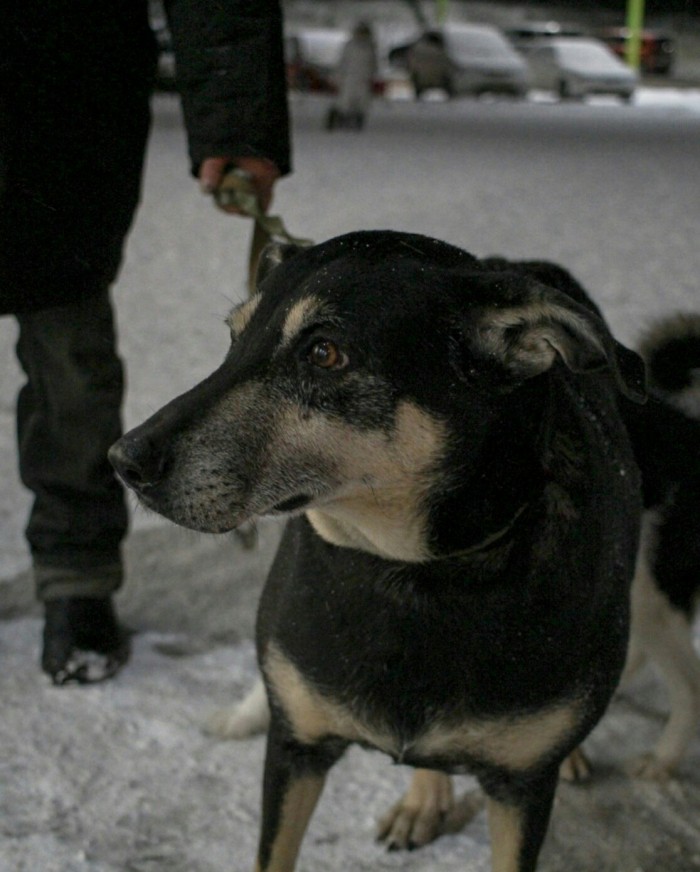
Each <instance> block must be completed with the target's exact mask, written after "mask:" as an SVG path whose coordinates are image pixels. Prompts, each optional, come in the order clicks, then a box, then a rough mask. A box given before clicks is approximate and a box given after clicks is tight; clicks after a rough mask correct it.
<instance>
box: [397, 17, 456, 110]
mask: <svg viewBox="0 0 700 872" xmlns="http://www.w3.org/2000/svg"><path fill="white" fill-rule="evenodd" d="M406 62H407V67H408V72H409V73H410V75H411V81H412V83H413V88H414V91H415V93H416V97H420V96H421V94H422V93H423V91H427V90H429V89H431V88H441V89H442V90H444V91H445V92H446V93H447V94H448V96H449V95H450V92H451V85H450V59H449V57H448V55H447V50H446V49H445V40H444V37H443V35H442V34H441V33H439V32H438V31H434V30H430V31H428V32H427V33H424V34H423V36H422V37H421V38H420V39H419V40H418V41H417V42H416V43H415V44H414V45H413V46H411V48H410V49H409V52H408V55H407V58H406Z"/></svg>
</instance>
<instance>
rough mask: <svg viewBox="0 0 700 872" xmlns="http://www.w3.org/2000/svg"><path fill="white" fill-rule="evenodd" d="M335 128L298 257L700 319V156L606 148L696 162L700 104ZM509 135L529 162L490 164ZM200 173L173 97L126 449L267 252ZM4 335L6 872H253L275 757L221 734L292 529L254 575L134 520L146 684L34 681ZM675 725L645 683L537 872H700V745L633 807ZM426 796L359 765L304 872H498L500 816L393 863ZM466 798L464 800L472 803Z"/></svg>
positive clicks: (297, 212) (133, 677) (196, 361)
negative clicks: (648, 760)
mask: <svg viewBox="0 0 700 872" xmlns="http://www.w3.org/2000/svg"><path fill="white" fill-rule="evenodd" d="M324 109H325V104H324V102H323V101H313V100H311V101H297V102H296V103H295V106H294V114H295V119H296V125H295V128H296V133H295V146H296V165H297V170H296V173H295V175H294V176H292V177H291V178H290V179H289V180H287V181H284V182H283V183H281V184H280V186H279V193H278V197H277V202H276V205H275V209H276V210H279V212H280V213H281V214H283V215H284V217H285V222H286V223H287V225H288V227H289V229H290V230H291V232H293V233H294V232H297V233H300V234H302V235H306V234H308V235H311V236H313V237H314V238H316V239H319V240H320V239H323V238H326V237H328V236H331V235H335V234H336V233H340V232H343V231H345V230H351V229H356V228H359V227H363V226H364V227H383V226H386V227H394V228H396V229H406V230H415V231H417V232H425V233H428V234H430V235H435V236H438V237H441V238H445V239H447V240H448V241H451V242H454V243H456V244H461V245H464V246H466V247H468V248H470V250H473V251H474V252H475V253H477V254H483V255H485V254H489V253H492V252H502V253H505V254H510V255H512V256H528V257H538V256H546V257H553V258H556V259H560V260H561V261H562V262H564V263H566V264H567V265H569V266H570V267H572V268H573V269H574V272H575V273H576V274H577V275H578V276H579V277H581V278H582V279H583V280H584V282H585V283H586V284H590V285H592V286H595V287H596V288H597V292H598V299H599V300H600V301H601V303H602V304H603V308H604V309H605V311H606V314H607V315H608V317H609V318H610V320H611V322H612V323H613V326H614V328H615V331H616V332H617V333H618V335H620V336H621V337H622V338H624V339H625V341H632V339H633V338H634V336H635V335H636V333H637V332H638V330H639V329H641V327H643V326H644V322H645V321H646V320H647V319H649V318H651V317H653V316H655V315H657V314H659V313H660V312H664V311H667V310H668V308H675V307H683V306H685V307H694V308H697V306H698V287H697V276H698V274H700V269H699V268H700V262H699V253H698V248H697V227H698V217H700V216H699V212H700V206H699V205H698V198H697V191H696V190H695V187H696V185H695V181H696V179H697V170H698V169H699V167H698V164H697V159H695V164H694V167H695V174H694V175H693V173H692V169H693V160H694V159H693V157H692V154H691V149H690V147H688V149H687V152H686V150H685V149H684V148H683V147H681V146H678V144H677V143H678V136H679V134H678V133H676V151H674V152H673V154H674V155H675V156H676V158H677V162H676V163H677V164H678V165H676V163H674V162H672V161H671V160H670V159H669V158H667V157H666V156H665V153H664V150H663V149H664V146H663V144H662V145H659V147H658V148H659V150H656V151H655V150H654V149H653V148H651V147H649V149H648V150H646V151H645V150H644V148H642V147H641V146H639V144H638V147H637V150H636V151H635V152H634V153H633V155H632V157H630V158H629V160H627V159H626V158H625V157H624V156H620V155H617V154H616V153H615V145H614V134H613V137H612V139H609V140H606V143H607V144H606V145H604V146H601V147H600V148H598V147H597V146H596V145H595V142H594V137H593V134H592V133H591V131H595V130H597V129H598V128H599V127H600V126H601V125H606V124H607V123H608V122H609V121H612V123H613V127H614V126H615V125H619V130H627V129H628V126H629V125H631V126H632V127H634V125H637V126H639V125H642V126H644V125H646V126H647V127H648V129H649V131H650V135H652V134H653V132H654V131H658V130H672V129H674V128H675V129H676V131H677V129H678V125H683V124H685V125H686V127H685V128H683V129H684V130H686V131H687V136H688V139H689V140H690V139H691V138H692V137H694V141H695V142H697V133H698V132H699V130H700V122H698V123H697V124H696V123H695V119H700V90H693V91H680V90H671V89H668V90H661V89H641V90H640V92H639V94H638V96H637V99H636V101H635V105H633V106H628V107H621V106H619V105H618V104H616V103H615V101H606V100H601V101H594V102H593V103H592V104H591V105H590V106H575V107H572V106H558V105H556V106H555V105H548V104H539V103H537V102H533V103H528V104H524V105H518V106H515V105H510V104H501V103H493V104H490V103H486V102H478V103H477V102H474V101H465V102H464V103H461V104H458V105H455V106H450V105H446V104H437V103H436V104H433V103H426V104H421V105H416V104H408V103H401V104H396V105H394V104H392V105H384V104H380V105H377V106H376V107H375V109H374V111H373V114H372V116H371V118H370V121H369V126H368V130H367V131H366V133H364V134H360V135H358V134H351V133H345V132H342V133H338V134H337V135H336V134H333V136H329V135H328V134H326V133H325V132H323V131H322V124H321V122H322V117H323V112H324ZM581 118H584V119H587V120H588V121H589V122H590V126H589V127H585V126H581V125H580V123H579V121H577V119H581ZM553 119H554V123H555V124H559V120H557V119H565V120H566V119H573V120H571V124H572V128H571V130H572V131H573V132H572V133H571V134H570V136H569V135H568V134H566V131H565V130H563V128H559V127H557V128H556V130H555V131H554V133H555V135H556V136H559V137H560V139H561V141H562V142H564V141H566V142H567V143H569V146H570V149H571V152H570V153H566V154H564V153H562V154H561V156H557V157H556V160H553V158H552V155H553V154H554V152H553V151H552V148H553V147H551V146H550V145H548V144H547V141H545V140H543V139H541V138H539V136H538V134H537V129H538V125H540V124H542V123H544V124H548V123H550V122H552V120H553ZM498 124H502V125H503V129H504V131H505V133H504V137H505V136H506V135H507V136H508V137H511V139H504V141H503V142H502V143H500V144H497V145H494V143H495V142H497V140H495V139H494V137H493V129H494V125H498ZM577 125H578V126H577ZM615 129H618V128H615ZM519 136H521V137H522V138H521V139H518V137H519ZM567 136H569V138H568V139H567ZM658 142H662V139H661V137H659V139H658ZM669 147H670V146H669ZM693 148H696V146H693ZM695 153H696V154H697V152H695ZM183 155H184V145H183V137H182V131H181V128H180V125H179V114H178V111H177V107H176V104H175V102H174V101H173V99H172V98H170V97H161V98H159V99H158V100H157V102H156V124H155V128H154V134H153V139H152V145H151V151H150V159H149V165H148V174H147V180H146V189H145V196H144V203H143V207H142V210H141V212H140V214H139V218H138V222H137V226H136V229H135V231H134V233H133V234H132V237H131V239H130V243H129V250H128V257H127V261H126V264H125V266H124V269H123V272H122V276H121V278H120V281H119V287H118V290H117V296H118V298H119V306H118V308H119V314H120V333H121V344H122V349H123V352H124V356H125V358H126V360H127V361H128V364H129V373H130V382H129V384H130V387H129V399H128V402H127V406H126V410H125V419H126V423H127V424H128V425H133V424H136V423H138V422H139V421H140V420H142V419H143V418H144V417H145V416H146V415H147V414H148V413H150V412H151V411H153V410H155V409H156V408H158V407H159V406H160V405H161V404H162V403H163V402H165V401H166V400H168V399H170V398H171V397H172V396H173V395H174V394H175V393H177V392H179V391H181V390H184V389H186V388H187V387H189V386H191V384H192V383H193V382H194V381H195V380H197V379H199V378H201V377H203V376H204V375H206V374H207V372H208V371H210V370H211V369H212V368H213V366H214V365H215V364H216V363H218V361H219V360H220V359H221V358H222V357H223V354H224V351H225V348H226V331H225V329H224V328H223V326H222V324H221V321H222V319H223V316H224V315H225V313H226V311H227V309H228V307H229V305H230V303H231V302H232V301H235V300H237V299H240V298H242V296H243V294H244V290H243V279H242V272H243V270H242V269H241V268H240V266H239V265H240V264H242V263H243V262H244V260H245V256H246V248H247V228H246V229H245V230H242V229H241V228H242V227H244V225H242V224H241V223H240V222H237V221H236V220H232V221H228V220H227V219H223V218H222V217H221V216H219V215H217V214H216V213H215V212H214V210H212V209H211V207H210V206H209V204H208V203H207V201H206V200H205V198H203V197H200V196H198V195H197V194H196V192H195V191H194V190H193V183H191V182H188V181H187V180H186V178H185V175H186V166H185V161H184V157H183ZM689 155H690V156H689ZM273 211H274V210H273ZM153 288H156V289H157V290H158V293H153ZM0 334H2V339H3V342H2V343H0V346H1V347H2V351H1V353H2V354H3V355H4V359H3V360H2V361H1V365H0V397H1V400H2V405H0V432H1V433H2V438H3V440H4V443H5V450H4V451H3V452H1V453H0V472H1V473H2V476H3V482H4V488H3V493H2V495H0V521H1V522H2V530H1V532H0V546H2V556H0V618H3V620H2V621H0V662H2V666H3V669H2V672H0V706H1V709H0V712H1V714H0V749H1V750H0V872H20V870H22V872H124V870H133V872H165V870H167V872H223V870H233V872H239V870H249V869H251V868H252V865H253V858H254V854H255V845H256V839H257V833H258V825H259V811H258V805H259V796H260V780H261V768H262V760H263V751H264V747H263V746H264V740H263V739H262V738H261V737H256V738H253V739H250V740H246V741H244V742H238V743H236V742H219V741H216V740H214V739H212V738H210V737H208V736H206V735H205V734H204V732H203V731H202V729H201V726H202V724H203V723H204V721H205V720H206V717H207V715H208V714H209V713H210V712H211V711H212V710H213V709H215V708H217V707H219V706H222V705H225V704H226V703H227V702H228V701H229V700H232V699H234V698H236V697H240V696H241V695H242V694H243V693H244V692H245V690H246V689H247V688H248V687H249V686H250V685H251V683H252V681H253V679H254V676H255V664H254V653H253V646H252V642H251V638H252V635H251V633H252V622H253V613H254V607H255V601H256V599H257V594H258V591H259V588H260V584H261V583H262V579H263V576H264V572H265V568H266V565H267V563H268V562H269V560H270V558H271V555H272V553H273V551H274V547H275V544H276V541H277V538H278V535H279V529H278V527H276V526H275V525H273V524H269V525H263V527H262V529H261V544H260V546H259V549H258V551H257V552H245V551H243V549H242V546H241V545H240V543H237V542H236V541H235V539H232V538H230V537H224V538H223V539H222V538H211V537H201V536H197V535H195V534H190V533H186V532H184V531H180V530H177V529H176V528H174V527H171V526H169V525H165V523H164V522H162V521H160V520H159V519H157V518H155V517H154V516H152V515H147V514H145V513H144V512H142V511H139V510H137V511H136V512H135V518H134V532H133V533H132V536H131V537H130V539H129V542H128V544H127V549H126V552H127V561H128V575H129V579H130V580H129V583H128V584H127V586H126V588H125V590H124V592H123V594H121V595H120V611H121V613H122V614H123V615H124V617H125V620H126V621H127V623H128V625H129V626H130V627H131V628H132V629H133V630H134V633H135V635H134V637H133V656H132V660H131V663H130V665H129V667H128V668H127V669H125V670H124V672H123V673H121V674H120V675H119V676H118V677H117V678H116V679H115V680H114V681H111V682H108V683H106V684H104V685H99V686H94V687H90V688H65V689H54V688H52V687H51V686H50V685H49V683H48V681H47V680H46V679H45V677H44V676H43V675H42V674H41V673H40V671H39V669H38V667H37V662H38V657H39V639H40V631H41V624H40V620H39V617H38V614H37V612H36V610H33V609H32V607H31V603H30V597H31V591H30V582H29V579H28V577H27V558H26V553H25V551H24V544H23V541H22V534H21V531H22V525H23V523H24V517H25V515H26V509H27V507H28V496H27V494H26V492H24V491H23V489H22V488H21V486H20V484H19V482H18V480H17V474H16V471H15V468H14V465H15V455H14V448H13V440H14V434H13V408H12V402H13V398H14V395H15V393H16V390H17V387H18V385H19V383H20V380H21V379H20V375H19V373H18V371H17V367H16V364H15V363H14V361H13V357H12V340H13V336H14V325H13V324H12V322H11V321H9V320H7V319H6V320H5V322H3V323H1V324H0ZM697 641H698V642H699V643H700V639H698V640H697ZM664 711H665V699H664V697H663V694H661V693H660V692H659V689H658V685H657V684H656V683H655V681H654V680H653V677H651V676H650V675H646V676H644V677H642V678H641V679H640V681H638V682H637V684H636V685H635V686H634V687H633V688H631V689H630V690H629V691H627V692H625V694H624V695H623V696H621V697H620V698H619V699H618V700H617V701H616V702H615V704H614V705H613V708H612V710H611V713H610V714H609V715H608V716H607V717H606V718H605V719H604V721H603V722H602V724H601V726H600V727H599V728H598V730H597V731H596V733H595V734H594V736H593V737H592V739H591V741H590V743H589V748H590V752H591V756H592V757H593V758H594V760H595V762H597V763H598V765H599V770H598V771H599V776H598V778H596V780H595V781H594V782H593V784H592V785H591V786H589V787H587V788H576V787H570V786H563V787H562V789H561V790H560V794H559V799H558V802H557V808H556V811H555V817H554V821H553V823H552V830H551V833H550V836H549V838H548V842H547V846H546V848H545V851H544V853H543V857H542V864H541V868H542V872H553V870H555V869H557V870H560V869H563V868H566V869H567V872H590V870H594V869H595V870H596V872H607V870H610V872H612V870H615V872H650V870H652V869H655V868H660V869H664V872H691V870H694V869H700V830H699V829H698V824H697V809H698V807H700V781H699V780H698V774H697V773H698V771H700V770H699V769H698V764H699V763H700V746H699V745H700V743H698V742H697V741H696V742H695V743H694V745H693V747H692V748H691V750H690V752H689V755H688V758H687V760H686V761H685V763H684V765H683V766H682V768H681V777H680V779H679V781H678V782H673V783H672V784H671V785H670V786H667V787H661V786H658V785H654V784H652V785H649V784H647V785H643V786H635V785H634V784H632V783H631V782H629V781H628V780H627V779H626V778H625V777H624V776H623V775H622V774H621V765H622V762H623V761H624V759H625V758H626V757H628V756H630V755H632V754H636V753H640V752H642V751H644V750H646V749H648V748H649V747H651V745H652V743H653V741H654V740H655V738H656V737H657V736H658V733H659V731H660V727H661V723H662V718H663V713H664ZM407 780H408V771H407V770H406V769H404V768H403V767H396V766H392V765H391V764H390V763H389V762H388V760H387V759H386V758H384V757H383V756H381V755H379V754H376V753H369V752H365V751H360V750H357V749H353V750H352V751H351V752H350V753H349V754H348V755H347V756H346V757H345V758H344V759H343V760H342V761H341V762H340V763H339V764H338V766H337V767H336V768H335V769H334V770H333V771H332V773H331V775H330V777H329V782H328V785H327V788H326V791H325V793H324V795H323V798H322V800H321V802H320V805H319V808H318V810H317V813H316V815H315V817H314V819H313V821H312V824H311V827H310V830H309V832H308V834H307V837H306V840H305V842H304V846H303V850H302V854H301V859H300V864H299V870H300V872H326V870H328V872H330V870H334V872H337V870H339V869H343V870H346V872H368V870H375V872H376V870H392V869H401V870H408V872H411V870H416V872H418V870H436V872H437V870H440V872H452V870H455V872H456V870H460V872H485V870H487V869H488V868H489V864H488V837H487V826H486V820H485V816H484V814H483V813H480V814H478V815H477V817H476V818H475V819H474V820H473V821H472V822H471V823H470V824H469V825H468V826H467V827H466V828H465V830H464V831H463V832H461V833H459V834H456V835H451V836H446V837H444V838H443V839H441V840H440V841H438V842H437V843H435V844H434V845H432V846H429V847H427V848H425V849H423V850H421V851H418V852H415V853H411V854H401V853H387V852H386V851H385V850H384V849H383V848H382V847H381V846H379V845H377V844H376V843H375V841H374V838H373V835H374V826H375V821H376V819H377V818H378V817H379V816H380V815H381V814H382V813H383V812H384V811H386V809H387V808H388V807H389V806H390V805H391V804H392V803H393V802H395V801H396V799H397V798H398V796H399V795H400V793H401V791H402V789H403V787H404V786H405V785H406V783H407ZM458 784H459V791H460V792H461V791H469V790H471V789H472V788H473V786H474V785H473V782H472V781H471V780H470V779H466V778H464V779H460V780H459V782H458Z"/></svg>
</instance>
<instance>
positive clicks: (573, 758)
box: [559, 748, 593, 783]
mask: <svg viewBox="0 0 700 872" xmlns="http://www.w3.org/2000/svg"><path fill="white" fill-rule="evenodd" d="M592 771H593V770H592V767H591V764H590V761H589V760H588V757H586V755H585V754H584V753H583V751H582V750H581V749H580V748H575V749H574V750H573V751H572V752H571V753H570V754H569V756H568V757H567V758H566V759H565V760H564V762H563V763H562V764H561V766H560V767H559V777H560V778H561V779H562V781H569V782H571V783H580V782H582V781H588V779H589V778H590V777H591V774H592Z"/></svg>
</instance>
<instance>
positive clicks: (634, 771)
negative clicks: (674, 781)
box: [625, 752, 674, 782]
mask: <svg viewBox="0 0 700 872" xmlns="http://www.w3.org/2000/svg"><path fill="white" fill-rule="evenodd" d="M673 770H674V766H673V764H672V763H669V762H668V761H667V760H661V759H660V758H659V757H657V756H656V755H655V754H654V753H653V752H649V753H648V754H641V755H640V756H639V757H633V758H632V759H631V760H628V761H627V762H626V763H625V772H626V773H627V774H628V775H629V776H630V777H632V778H640V779H642V780H644V781H658V782H664V781H669V779H671V778H672V777H673Z"/></svg>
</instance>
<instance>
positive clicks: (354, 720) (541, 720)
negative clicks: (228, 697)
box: [264, 645, 580, 772]
mask: <svg viewBox="0 0 700 872" xmlns="http://www.w3.org/2000/svg"><path fill="white" fill-rule="evenodd" d="M264 669H265V673H266V677H267V681H268V686H269V688H270V690H271V692H272V693H273V694H274V696H275V698H276V699H277V701H278V703H279V704H280V705H281V707H282V708H283V710H284V712H285V715H286V717H287V719H288V721H289V723H290V726H291V728H292V731H293V733H294V735H295V737H296V738H297V739H298V740H299V741H301V742H303V743H305V744H315V743H316V742H319V741H323V740H324V739H328V738H338V739H341V740H346V741H348V742H357V743H360V744H363V745H367V746H370V747H373V748H377V749H378V750H380V751H384V752H385V753H386V754H389V755H390V756H391V757H393V758H394V760H396V761H397V762H401V763H407V764H410V765H413V766H423V767H429V768H443V769H447V770H450V771H454V772H459V771H469V770H470V769H471V768H472V767H473V766H479V765H489V766H499V767H504V768H507V769H510V770H526V769H528V768H530V767H531V766H533V765H535V764H536V763H537V762H538V761H539V760H540V759H541V758H542V757H543V756H544V755H545V754H547V753H548V752H549V751H550V750H551V748H552V747H553V746H556V745H559V744H561V743H562V742H564V741H566V739H567V737H568V736H569V735H571V734H572V732H574V731H575V729H576V725H577V722H578V720H579V717H580V712H579V711H578V707H577V705H576V704H575V703H562V704H557V705H552V706H548V707H546V708H543V709H541V710H540V711H537V712H534V713H528V714H519V715H513V716H502V717H498V718H495V717H460V718H456V717H454V715H453V716H451V717H448V716H441V715H440V714H439V713H438V714H436V715H435V716H434V717H433V718H427V719H424V720H423V722H422V724H421V726H420V727H419V728H415V729H406V727H405V724H402V723H400V720H399V719H398V718H397V720H396V721H392V719H391V717H390V716H388V717H386V718H384V722H383V723H377V722H376V721H373V720H370V719H369V718H368V717H366V716H364V715H363V714H362V713H361V707H360V706H357V707H356V706H353V705H351V704H348V703H342V702H339V701H337V700H335V699H333V698H331V697H330V696H328V695H324V694H323V693H321V692H320V691H319V690H318V689H317V688H315V687H314V686H313V684H312V683H311V682H310V681H309V680H308V679H307V678H305V676H304V675H303V674H302V673H301V672H300V671H299V669H297V667H296V666H295V665H294V664H293V663H292V662H291V661H290V660H289V659H288V658H287V657H286V656H285V655H284V653H283V652H282V651H281V650H280V649H279V648H277V647H276V646H274V645H271V646H270V648H269V649H268V655H267V658H266V660H265V665H264Z"/></svg>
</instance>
